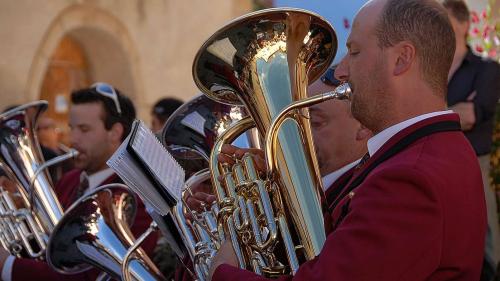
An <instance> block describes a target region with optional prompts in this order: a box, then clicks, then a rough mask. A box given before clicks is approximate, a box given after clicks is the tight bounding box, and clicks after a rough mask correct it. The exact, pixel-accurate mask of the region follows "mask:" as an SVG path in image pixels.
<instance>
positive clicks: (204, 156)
mask: <svg viewBox="0 0 500 281" xmlns="http://www.w3.org/2000/svg"><path fill="white" fill-rule="evenodd" d="M193 115H195V116H197V118H198V119H199V120H204V121H203V122H204V130H203V131H201V130H199V129H198V130H196V128H195V127H193V126H190V124H189V123H187V121H186V120H190V119H192V118H193ZM247 115H248V114H247V113H246V111H245V109H244V108H242V107H239V106H234V105H227V104H222V103H219V102H216V101H213V100H211V99H209V98H207V97H206V96H203V95H202V96H197V97H195V98H193V99H192V100H191V101H189V102H187V103H185V104H184V105H183V106H181V107H180V108H179V109H178V110H177V111H176V112H174V113H173V114H172V116H171V117H170V118H169V120H168V121H167V123H166V124H165V127H164V129H163V131H162V142H163V144H164V145H165V147H167V148H168V150H169V152H170V153H171V154H172V155H173V156H174V157H175V159H176V160H177V162H179V163H180V165H181V166H182V167H183V169H184V170H185V171H186V175H187V178H188V179H187V180H186V183H185V189H184V191H183V195H182V202H179V203H178V204H177V205H176V206H175V208H174V209H173V210H172V216H173V218H174V220H175V222H176V225H177V228H178V231H179V232H180V234H181V236H182V238H183V240H184V241H183V248H184V249H183V250H184V251H185V252H187V253H186V254H187V255H188V256H189V257H190V259H191V261H192V262H193V265H194V271H195V273H196V275H197V276H204V275H206V272H207V271H208V267H209V265H210V263H209V261H210V260H211V258H212V257H213V255H214V254H215V253H216V249H217V247H218V242H219V241H220V238H219V233H218V230H217V224H216V216H217V213H218V212H219V211H218V208H217V204H214V205H212V206H205V210H204V212H202V213H198V212H195V211H193V210H190V209H189V207H188V205H187V204H186V201H185V200H186V197H187V196H189V195H190V194H191V188H192V187H194V186H197V185H198V184H199V183H202V182H204V181H206V180H210V172H209V170H208V167H209V160H210V153H211V151H212V149H213V146H214V144H215V142H216V140H217V139H218V137H219V136H220V135H222V134H223V133H224V132H225V131H226V130H227V129H228V128H229V127H230V126H232V125H234V124H236V123H237V122H239V121H240V120H241V119H242V118H244V117H246V116H247ZM238 144H239V145H240V146H241V145H243V146H252V147H258V146H259V140H258V139H257V136H256V135H255V134H254V131H247V132H245V134H243V135H242V136H241V137H240V138H239V139H238ZM187 217H189V219H188V218H187ZM186 254H185V255H186ZM185 255H180V256H181V257H183V256H185Z"/></svg>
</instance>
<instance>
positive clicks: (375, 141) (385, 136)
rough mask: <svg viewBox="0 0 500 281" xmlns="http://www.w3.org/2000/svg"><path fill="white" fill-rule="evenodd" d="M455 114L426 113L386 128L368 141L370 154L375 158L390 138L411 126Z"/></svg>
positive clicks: (449, 111)
mask: <svg viewBox="0 0 500 281" xmlns="http://www.w3.org/2000/svg"><path fill="white" fill-rule="evenodd" d="M449 113H453V111H451V110H446V111H436V112H431V113H426V114H422V115H419V116H417V117H413V118H411V119H408V120H405V121H403V122H400V123H398V124H396V125H392V126H390V127H389V128H386V129H385V130H383V131H382V132H380V133H378V134H376V135H374V136H373V137H371V138H370V139H369V140H368V144H367V145H368V153H369V154H370V157H371V156H373V154H375V153H376V152H377V151H378V150H379V149H380V148H381V147H382V145H384V143H386V142H387V141H388V140H389V139H390V138H392V137H393V136H394V135H395V134H397V133H399V132H401V131H402V130H404V129H406V128H408V127H410V126H411V125H413V124H415V123H417V122H420V121H422V120H425V119H429V118H431V117H435V116H439V115H444V114H449Z"/></svg>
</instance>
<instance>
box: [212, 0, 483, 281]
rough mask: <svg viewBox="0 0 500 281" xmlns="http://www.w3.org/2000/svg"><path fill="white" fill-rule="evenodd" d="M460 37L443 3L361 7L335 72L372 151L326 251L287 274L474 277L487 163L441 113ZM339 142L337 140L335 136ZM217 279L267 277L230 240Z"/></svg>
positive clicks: (336, 209)
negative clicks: (244, 265) (250, 267)
mask: <svg viewBox="0 0 500 281" xmlns="http://www.w3.org/2000/svg"><path fill="white" fill-rule="evenodd" d="M454 42H455V38H454V34H453V29H452V27H451V24H450V22H449V20H448V17H447V13H446V10H445V9H444V8H443V7H442V6H441V5H440V4H439V3H438V2H436V1H433V0H427V1H419V0H373V1H369V2H368V3H367V4H366V5H365V6H363V7H362V8H361V10H360V11H359V13H358V14H357V16H356V18H355V20H354V23H353V28H352V32H351V34H350V36H349V38H348V42H347V47H348V49H349V52H348V55H347V56H346V57H345V58H344V60H343V61H342V63H341V64H340V66H339V68H338V69H337V71H338V73H337V77H343V78H345V79H346V80H347V81H348V82H349V83H350V84H351V85H352V90H353V97H352V101H351V111H352V114H353V116H354V118H356V119H357V120H359V121H360V122H361V124H362V125H364V126H365V127H367V128H368V129H370V130H371V131H373V132H374V134H375V136H373V137H372V138H371V139H370V140H369V141H368V152H369V156H370V158H369V159H367V161H366V162H365V163H364V164H363V165H362V166H361V167H359V169H358V170H357V171H355V172H354V174H353V176H352V178H351V180H349V181H348V182H347V183H346V184H345V185H344V186H343V188H342V191H341V192H340V194H339V196H338V197H337V198H336V199H335V200H334V202H333V204H331V205H330V206H329V207H330V208H329V211H330V213H331V217H332V222H331V227H332V232H330V234H329V236H328V237H327V240H326V243H325V244H324V246H323V249H322V251H321V253H320V254H319V255H318V256H317V257H315V258H314V259H312V260H310V261H308V262H305V263H304V264H302V265H301V266H300V267H299V269H298V271H297V272H296V273H295V275H294V276H283V277H281V278H280V279H279V280H341V281H342V280H387V281H390V280H394V281H396V280H434V281H437V280H464V281H465V280H478V279H479V275H480V271H481V265H482V257H483V249H484V248H483V247H484V235H485V229H486V213H485V204H484V192H483V190H482V181H481V173H480V169H479V165H478V163H477V160H476V157H475V154H474V151H473V150H472V148H471V147H470V145H469V144H468V142H467V140H466V139H465V137H464V136H463V134H462V133H461V132H460V123H459V118H458V115H456V114H454V113H452V112H451V111H445V109H446V103H445V97H446V85H447V76H448V71H449V68H450V65H451V61H452V59H453V53H454V48H453V46H454ZM332 145H333V144H332ZM210 278H211V280H217V281H219V280H265V278H263V277H261V276H259V275H256V274H255V273H252V272H249V271H245V270H242V269H239V268H237V261H236V256H235V254H234V251H233V249H232V246H231V244H230V243H227V242H226V243H224V244H222V246H221V248H220V249H219V251H218V253H217V255H216V256H215V258H214V260H213V261H212V264H211V275H210Z"/></svg>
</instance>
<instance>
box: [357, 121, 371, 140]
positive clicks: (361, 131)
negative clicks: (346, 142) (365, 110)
mask: <svg viewBox="0 0 500 281" xmlns="http://www.w3.org/2000/svg"><path fill="white" fill-rule="evenodd" d="M372 136H373V133H372V131H370V130H369V129H367V128H366V127H365V126H363V125H361V124H360V125H359V128H358V131H357V132H356V140H357V141H363V140H368V139H369V138H371V137H372Z"/></svg>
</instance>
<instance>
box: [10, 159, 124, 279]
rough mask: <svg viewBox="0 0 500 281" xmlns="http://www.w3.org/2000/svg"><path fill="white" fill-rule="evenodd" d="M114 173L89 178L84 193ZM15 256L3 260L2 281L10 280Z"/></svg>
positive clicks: (93, 175)
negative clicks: (87, 186)
mask: <svg viewBox="0 0 500 281" xmlns="http://www.w3.org/2000/svg"><path fill="white" fill-rule="evenodd" d="M113 173H114V171H113V170H112V169H110V168H107V169H105V170H102V171H99V172H97V173H94V174H92V175H90V176H89V188H88V189H87V190H86V193H87V192H89V191H91V190H93V189H95V188H97V187H99V186H101V184H102V182H103V181H105V180H106V179H107V178H109V177H110V176H111V175H112V174H113ZM15 259H16V257H15V256H8V257H7V259H6V260H5V262H4V264H3V268H2V275H1V277H2V280H3V281H11V280H12V267H13V266H14V260H15Z"/></svg>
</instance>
